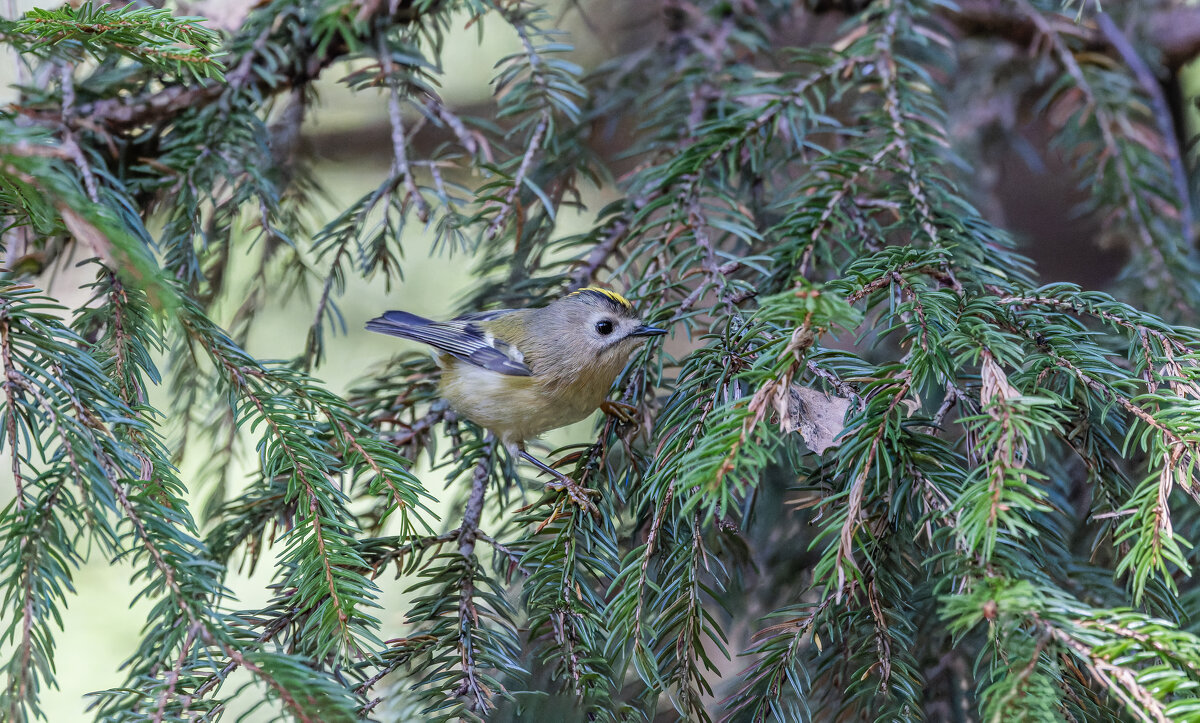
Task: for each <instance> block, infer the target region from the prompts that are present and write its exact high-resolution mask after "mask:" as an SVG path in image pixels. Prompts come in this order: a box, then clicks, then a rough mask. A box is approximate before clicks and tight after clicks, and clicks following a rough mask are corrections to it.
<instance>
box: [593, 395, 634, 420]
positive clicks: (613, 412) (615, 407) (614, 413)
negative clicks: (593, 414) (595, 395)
mask: <svg viewBox="0 0 1200 723" xmlns="http://www.w3.org/2000/svg"><path fill="white" fill-rule="evenodd" d="M600 411H602V412H604V413H605V414H607V415H608V416H610V417H615V418H616V419H617V420H618V421H621V422H624V423H625V424H637V411H638V409H637V407H635V406H633V405H632V404H625V403H624V402H614V401H612V400H611V399H605V400H604V401H603V402H600Z"/></svg>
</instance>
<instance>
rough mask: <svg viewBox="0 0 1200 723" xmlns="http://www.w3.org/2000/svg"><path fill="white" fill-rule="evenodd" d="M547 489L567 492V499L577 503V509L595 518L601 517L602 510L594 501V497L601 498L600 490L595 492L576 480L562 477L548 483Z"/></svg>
mask: <svg viewBox="0 0 1200 723" xmlns="http://www.w3.org/2000/svg"><path fill="white" fill-rule="evenodd" d="M546 489H548V490H553V491H555V492H566V493H567V497H570V498H571V501H572V502H574V503H575V506H576V507H579V508H580V509H583V510H587V511H588V512H590V513H591V514H592V516H593V517H599V516H600V508H599V507H597V506H596V503H595V502H593V501H592V498H593V497H600V490H594V489H591V488H589V487H584V486H583V485H581V484H579V483H578V482H576V481H575V480H573V479H571V478H570V477H567V476H566V475H562V476H561V477H556V478H555V479H553V480H551V481H549V482H547V483H546Z"/></svg>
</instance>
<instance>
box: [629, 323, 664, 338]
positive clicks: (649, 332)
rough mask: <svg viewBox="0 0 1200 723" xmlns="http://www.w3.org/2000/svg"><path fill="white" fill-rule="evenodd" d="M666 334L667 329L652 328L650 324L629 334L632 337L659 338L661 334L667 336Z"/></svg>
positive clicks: (643, 325)
mask: <svg viewBox="0 0 1200 723" xmlns="http://www.w3.org/2000/svg"><path fill="white" fill-rule="evenodd" d="M666 333H667V330H666V329H659V328H658V327H657V326H650V325H649V324H642V325H641V326H639V327H638V328H636V329H634V330H633V331H631V332H630V333H629V335H630V336H658V335H659V334H666Z"/></svg>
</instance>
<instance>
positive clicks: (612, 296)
mask: <svg viewBox="0 0 1200 723" xmlns="http://www.w3.org/2000/svg"><path fill="white" fill-rule="evenodd" d="M585 291H590V292H592V293H593V294H600V295H601V296H603V297H605V298H607V299H609V300H610V301H613V302H615V303H616V304H619V305H621V306H623V307H625V308H626V309H633V304H631V303H629V299H626V298H625V297H624V296H621V295H620V294H618V293H617V292H615V291H610V290H609V289H602V288H600V287H599V286H585V287H584V288H582V289H580V290H579V291H572V292H571V293H570V294H567V295H568V296H575V295H576V294H582V293H584V292H585Z"/></svg>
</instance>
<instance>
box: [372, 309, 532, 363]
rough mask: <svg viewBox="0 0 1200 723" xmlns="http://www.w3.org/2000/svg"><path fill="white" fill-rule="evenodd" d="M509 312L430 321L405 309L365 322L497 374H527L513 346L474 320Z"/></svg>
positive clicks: (376, 328)
mask: <svg viewBox="0 0 1200 723" xmlns="http://www.w3.org/2000/svg"><path fill="white" fill-rule="evenodd" d="M511 311H512V310H511V309H500V310H496V311H483V312H479V313H476V314H464V315H463V316H460V317H458V318H455V319H451V320H450V321H430V320H429V319H426V318H424V317H420V316H417V315H416V314H410V313H408V312H407V311H388V312H385V313H384V315H383V316H380V317H377V318H375V319H372V320H370V321H368V322H367V329H369V330H370V331H377V332H379V333H381V334H391V335H392V336H399V337H402V338H404V339H412V340H413V341H419V342H422V343H424V344H428V345H429V346H432V347H433V348H435V349H438V350H440V351H444V352H446V353H447V354H449V355H450V356H453V357H454V358H456V359H461V360H462V361H465V362H467V363H468V364H474V365H475V366H478V367H483V368H484V369H489V370H491V371H494V372H498V373H500V374H508V375H510V376H515V377H527V376H530V375H531V374H532V373H533V372H532V371H531V370H530V369H529V367H527V366H525V364H524V363H523V361H522V357H521V353H520V352H519V351H518V350H517V349H516V347H514V346H513V345H511V344H509V343H507V342H505V341H501V340H500V339H497V338H495V337H494V336H492V335H491V334H489V333H487V332H486V331H484V329H483V328H482V327H481V326H479V324H478V323H477V322H480V321H489V320H491V319H494V318H496V317H497V316H501V315H502V314H505V313H509V312H511Z"/></svg>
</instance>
